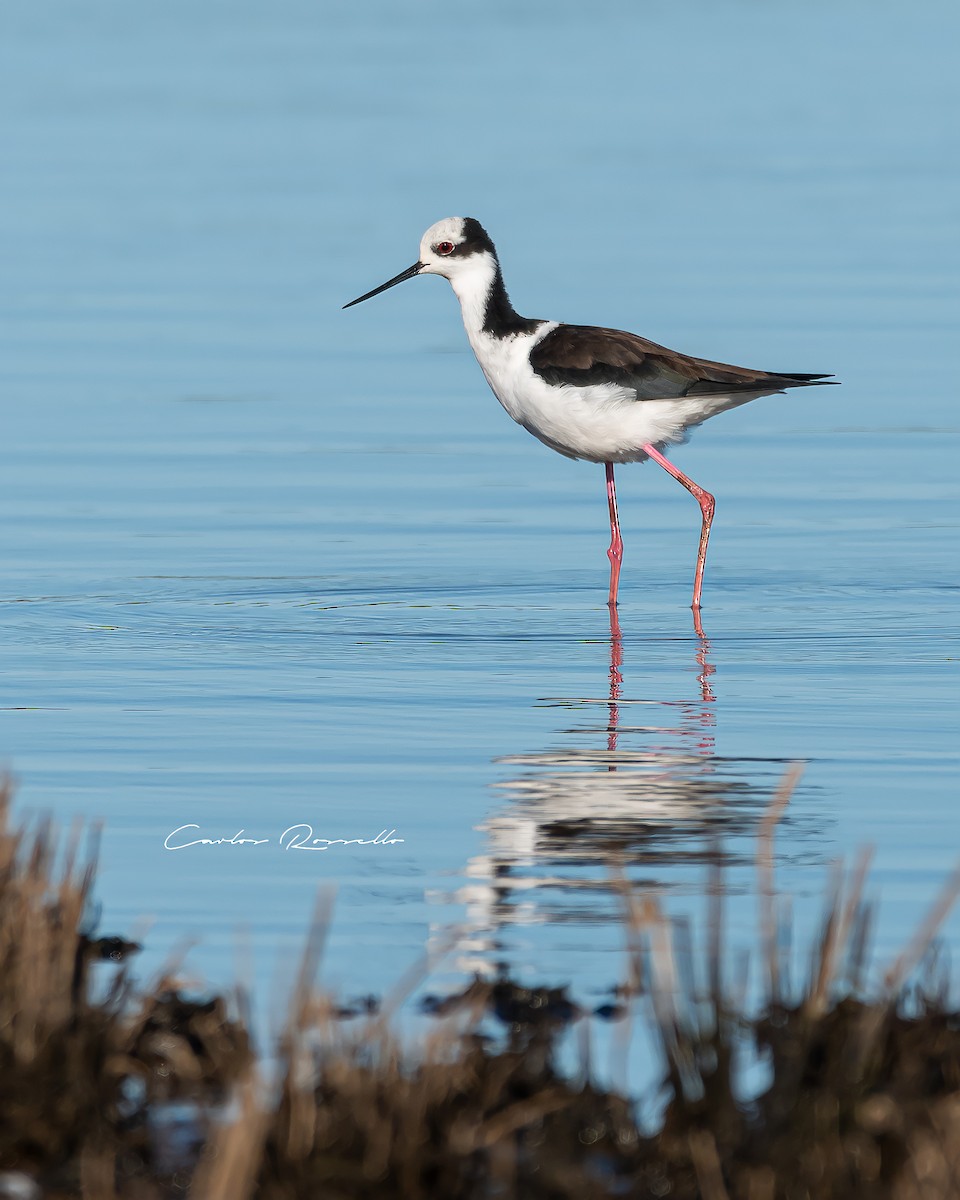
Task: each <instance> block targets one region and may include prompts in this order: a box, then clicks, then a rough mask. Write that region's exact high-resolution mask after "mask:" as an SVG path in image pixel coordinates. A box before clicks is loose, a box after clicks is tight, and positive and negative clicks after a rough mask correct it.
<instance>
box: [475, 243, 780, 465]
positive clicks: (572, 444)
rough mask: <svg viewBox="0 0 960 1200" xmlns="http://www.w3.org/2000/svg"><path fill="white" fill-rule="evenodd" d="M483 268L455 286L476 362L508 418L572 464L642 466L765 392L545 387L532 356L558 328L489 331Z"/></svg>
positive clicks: (550, 324) (553, 325) (554, 324)
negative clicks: (672, 394)
mask: <svg viewBox="0 0 960 1200" xmlns="http://www.w3.org/2000/svg"><path fill="white" fill-rule="evenodd" d="M485 269H486V268H484V267H482V266H480V265H479V264H478V271H477V276H476V278H472V277H469V276H464V277H462V278H458V279H455V280H451V282H452V283H453V287H454V291H455V292H456V293H457V298H458V299H459V301H460V311H461V313H462V315H463V324H464V327H465V329H466V331H467V337H468V338H469V339H470V345H471V346H472V348H473V352H474V354H475V355H476V356H477V362H478V363H479V364H480V367H481V369H482V371H483V373H484V375H485V376H486V379H487V382H488V383H489V384H490V387H491V388H492V389H493V394H494V395H495V396H496V397H497V399H498V400H499V401H500V403H501V404H502V405H503V407H504V408H505V409H506V410H507V412H508V413H509V414H510V416H511V417H513V419H514V420H515V421H516V422H517V423H518V424H520V425H522V426H523V427H524V429H527V430H529V432H530V433H532V434H533V435H534V437H537V438H539V439H540V441H541V442H543V443H544V444H545V445H547V446H549V447H550V448H551V449H552V450H556V451H558V452H559V453H560V454H564V455H566V456H567V457H568V458H583V459H587V460H588V461H589V462H617V463H619V462H641V461H642V460H643V459H645V458H646V457H647V455H646V454H645V453H644V451H643V450H642V449H641V447H643V446H646V445H650V444H652V445H654V446H665V445H667V444H668V443H670V442H681V441H683V440H684V438H685V437H686V434H687V430H688V429H690V428H692V427H693V426H695V425H699V424H700V422H701V421H705V420H706V419H707V418H708V417H712V416H715V415H716V414H717V413H718V412H723V411H724V410H725V409H728V408H733V407H735V406H736V405H738V404H744V403H746V402H747V401H748V400H753V399H755V397H756V396H758V395H766V394H767V393H765V392H751V393H748V394H744V393H742V392H741V393H737V394H735V395H733V396H727V395H723V396H690V397H683V398H680V399H669V400H639V401H638V400H637V399H636V395H635V393H634V392H632V391H631V390H630V389H628V388H623V387H618V386H617V385H616V384H593V385H591V386H589V387H574V386H572V385H562V386H555V385H553V384H549V383H546V382H545V381H544V380H543V379H542V378H541V377H540V376H539V375H537V374H536V372H535V371H534V370H533V368H532V367H531V366H530V352H531V350H532V349H533V348H534V347H535V346H536V345H537V343H538V342H540V341H541V340H542V339H543V338H544V337H546V336H547V334H548V333H550V332H551V331H552V330H554V329H556V328H557V325H558V324H559V322H557V321H545V322H544V323H543V324H542V325H540V326H539V328H538V329H536V330H535V331H534V332H533V333H516V334H509V335H508V336H506V337H494V336H493V335H492V334H489V333H486V332H485V331H484V329H483V317H484V311H485V304H486V298H487V289H488V287H489V282H490V280H489V276H488V275H485V274H482V273H481V271H483V270H485Z"/></svg>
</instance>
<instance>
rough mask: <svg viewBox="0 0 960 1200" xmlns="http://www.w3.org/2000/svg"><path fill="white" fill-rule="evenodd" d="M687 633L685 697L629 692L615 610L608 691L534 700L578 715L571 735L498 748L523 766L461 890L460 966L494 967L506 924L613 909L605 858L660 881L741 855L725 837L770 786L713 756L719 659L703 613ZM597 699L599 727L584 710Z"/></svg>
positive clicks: (746, 819) (749, 820)
mask: <svg viewBox="0 0 960 1200" xmlns="http://www.w3.org/2000/svg"><path fill="white" fill-rule="evenodd" d="M697 615H699V614H697ZM695 635H696V643H695V645H696V648H695V650H694V652H693V654H692V655H691V658H690V660H689V662H690V669H689V675H690V677H691V683H692V682H693V680H694V679H695V684H694V685H693V686H692V687H691V689H690V691H691V695H690V698H689V699H668V700H656V699H640V698H630V697H628V696H626V695H625V694H624V670H625V668H624V659H625V647H624V636H623V632H622V630H621V627H620V622H619V618H618V616H617V612H616V609H615V608H611V609H610V641H609V674H608V689H607V694H606V695H605V696H601V697H598V698H594V699H591V698H575V699H571V698H566V699H563V698H561V699H551V700H545V701H543V703H544V704H546V705H549V706H551V707H555V708H558V709H562V710H566V711H569V712H571V713H583V714H586V716H587V719H586V721H585V722H584V723H583V724H576V725H572V726H570V727H568V728H564V729H561V730H559V732H560V733H561V734H562V735H563V736H564V738H565V739H569V740H567V742H566V744H565V745H563V746H561V747H560V748H557V749H551V750H543V751H537V752H533V753H529V754H518V755H514V756H511V757H508V758H503V759H500V760H498V761H500V762H503V763H509V764H511V765H513V766H516V767H518V768H521V770H519V771H518V772H517V773H516V774H515V775H514V776H513V777H512V778H510V779H509V780H507V781H505V782H503V783H501V784H499V785H497V786H498V787H499V788H501V789H502V790H503V791H504V792H505V794H506V797H507V801H508V803H507V804H506V805H505V806H504V808H503V809H501V810H500V811H499V812H496V813H495V814H493V815H492V816H491V817H490V818H488V819H487V820H486V821H485V822H484V823H483V824H482V825H481V826H479V829H480V831H481V832H482V833H483V834H484V835H485V838H486V847H485V850H484V852H483V853H482V854H481V855H478V856H476V857H475V858H473V859H471V860H470V862H469V863H468V865H467V868H466V874H467V876H468V877H469V880H470V882H469V883H468V884H467V885H466V886H465V887H464V888H462V889H461V890H460V891H459V893H458V895H457V899H458V900H459V901H460V902H461V903H463V904H465V905H466V908H467V928H466V930H464V933H465V938H464V940H463V941H462V942H461V948H462V950H463V952H464V954H465V956H466V957H461V964H460V965H461V966H462V967H468V968H470V969H474V970H477V969H479V970H487V969H489V967H490V963H489V960H488V959H486V958H485V957H484V956H485V955H487V954H489V952H490V951H495V950H496V949H497V947H498V945H499V940H498V934H499V932H500V931H501V930H502V929H504V928H505V927H506V926H508V925H517V924H528V923H543V922H559V921H578V922H587V923H589V922H597V921H608V920H619V919H620V910H619V907H618V905H617V903H616V900H615V898H614V896H613V893H612V890H611V875H610V866H611V863H612V862H614V861H616V862H618V863H619V864H620V865H622V866H623V868H624V869H625V870H626V871H627V872H628V873H629V875H630V876H631V877H632V878H634V879H635V880H640V879H642V880H643V881H644V882H647V883H655V884H657V885H659V886H664V885H669V883H670V882H671V878H670V876H671V875H675V874H676V871H675V868H677V867H682V866H684V865H689V864H694V863H704V862H711V863H714V864H719V865H728V864H730V863H732V862H736V861H738V853H739V854H746V853H749V848H748V847H747V848H744V847H742V846H741V849H740V850H739V852H738V851H737V850H736V849H730V848H729V846H730V843H731V841H732V842H734V843H735V842H736V840H737V839H736V837H733V838H731V837H730V835H737V834H744V833H748V832H749V831H750V830H751V829H752V827H753V826H754V824H755V822H756V820H757V819H758V817H759V815H760V813H761V812H762V810H763V806H764V804H765V803H766V799H767V795H768V791H767V788H766V786H763V785H762V784H761V783H756V784H755V783H753V782H751V781H749V780H747V779H744V778H743V777H742V774H743V772H745V771H747V770H749V772H750V774H751V775H752V776H754V777H755V776H756V775H758V774H764V772H763V771H762V769H761V770H760V771H758V769H757V767H758V764H757V762H756V760H754V761H753V762H752V763H751V764H750V767H749V768H747V767H746V764H744V763H738V762H737V761H736V760H732V761H731V760H726V759H722V758H719V757H718V756H717V755H716V752H715V751H716V747H715V726H716V711H717V702H716V695H715V691H714V683H713V680H714V676H715V667H714V664H713V663H712V662H711V647H710V642H709V640H708V639H707V637H706V636H705V635H704V634H703V631H702V628H700V627H699V622H697V623H696V625H695ZM604 708H605V709H606V714H605V715H606V724H605V727H604V725H603V724H602V723H598V722H595V721H591V720H590V716H589V714H591V713H598V709H599V710H600V711H602V710H603V709H604ZM598 715H599V713H598ZM603 734H605V739H603V740H601V736H602V735H603ZM764 782H765V781H764ZM720 834H725V835H727V837H726V838H724V839H723V840H721V839H720V837H719V835H720Z"/></svg>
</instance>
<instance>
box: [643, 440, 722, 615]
mask: <svg viewBox="0 0 960 1200" xmlns="http://www.w3.org/2000/svg"><path fill="white" fill-rule="evenodd" d="M643 449H644V452H645V453H646V454H649V455H650V457H651V458H652V459H653V461H654V462H657V463H659V464H660V466H661V467H663V469H664V470H665V471H666V472H667V474H668V475H672V476H673V477H674V479H675V480H676V481H677V482H678V483H682V484H683V486H684V487H685V488H686V489H687V491H688V492H689V493H690V495H691V496H693V497H695V499H696V501H697V503H698V504H699V505H700V511H701V512H702V513H703V524H702V525H701V527H700V549H699V550H698V551H697V573H696V575H695V576H694V577H693V604H692V606H691V607H692V608H693V614H694V619H695V620H694V623H695V624H697V622H698V618H699V612H700V593H701V592H702V591H703V568H704V565H705V564H706V561H707V542H709V541H710V526H711V525H712V524H713V514H714V512H716V508H717V502H716V500H715V499H714V498H713V496H711V495H710V493H709V492H707V491H705V490H704V489H703V488H702V487H701V486H700V485H699V484H698V483H694V482H693V480H692V479H688V478H687V477H686V475H684V473H683V472H682V471H678V470H677V468H676V467H675V466H674V465H673V463H672V462H670V461H669V460H668V459H666V458H664V457H663V455H662V454H661V453H660V451H659V450H657V448H656V447H655V446H644V447H643ZM697 633H698V634H699V635H700V636H703V631H702V629H699V628H698V629H697Z"/></svg>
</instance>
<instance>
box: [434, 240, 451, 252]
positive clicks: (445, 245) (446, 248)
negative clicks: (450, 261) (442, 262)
mask: <svg viewBox="0 0 960 1200" xmlns="http://www.w3.org/2000/svg"><path fill="white" fill-rule="evenodd" d="M434 250H436V252H437V253H438V254H452V253H453V242H437V244H436V245H435V246H434Z"/></svg>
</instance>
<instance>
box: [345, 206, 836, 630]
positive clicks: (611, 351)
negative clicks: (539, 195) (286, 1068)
mask: <svg viewBox="0 0 960 1200" xmlns="http://www.w3.org/2000/svg"><path fill="white" fill-rule="evenodd" d="M414 275H442V276H443V277H444V278H445V279H449V280H450V283H451V286H452V287H453V290H454V292H456V295H457V299H458V300H459V301H460V309H461V312H462V314H463V323H464V326H465V327H466V330H467V337H468V338H469V339H470V345H471V346H472V347H473V352H474V354H475V355H476V356H477V362H479V364H480V367H481V369H482V371H483V373H484V375H485V376H486V378H487V382H488V383H489V384H490V387H491V388H492V389H493V393H494V395H495V396H496V397H497V399H498V400H499V401H500V403H501V404H502V405H503V407H504V408H505V409H506V410H507V412H508V413H509V414H510V416H511V417H513V419H514V420H515V421H517V422H518V423H519V424H521V425H522V426H523V427H524V428H525V429H528V430H529V431H530V433H532V434H533V435H534V436H535V437H538V438H539V439H540V441H541V442H543V443H544V444H545V445H547V446H549V447H550V448H551V449H553V450H556V451H558V452H559V453H560V454H564V455H566V456H567V458H583V459H587V460H588V461H589V462H597V463H603V464H604V466H605V468H606V476H607V502H608V505H609V508H610V549H609V550H608V551H607V556H608V557H609V559H610V597H609V604H610V605H611V607H615V606H616V603H617V588H618V585H619V581H620V564H621V562H622V560H623V540H622V538H621V537H620V521H619V518H618V515H617V494H616V490H615V488H614V480H613V464H614V463H624V462H643V461H644V459H647V458H652V459H653V460H654V461H655V462H657V463H659V464H660V466H661V467H663V469H664V470H665V471H667V472H668V473H669V474H670V475H672V476H673V478H674V479H676V480H677V481H678V482H679V483H682V484H683V486H684V487H685V488H686V489H687V491H688V492H690V493H691V494H692V495H693V496H694V497H695V498H696V500H697V502H698V503H699V505H700V510H701V512H702V514H703V522H702V525H701V531H700V549H699V551H698V554H697V569H696V574H695V576H694V583H693V610H694V614H695V616H696V615H697V614H698V613H699V609H700V594H701V591H702V589H703V567H704V563H705V562H706V557H707V542H708V540H709V538H710V525H711V522H712V521H713V514H714V508H715V501H714V498H713V496H711V494H710V493H709V492H708V491H706V490H705V489H704V488H702V487H700V485H699V484H696V483H694V482H693V480H692V479H688V478H687V476H686V475H684V474H683V472H682V471H680V470H678V469H677V467H675V466H674V465H673V463H671V462H670V461H669V460H668V459H666V458H665V457H664V456H663V454H662V452H661V451H662V450H663V448H665V447H666V446H667V445H668V444H670V443H673V442H680V441H683V439H684V438H685V436H686V434H687V431H688V430H690V429H692V428H693V427H694V426H696V425H699V424H701V423H702V422H703V421H706V420H707V419H708V418H709V417H713V416H716V414H717V413H720V412H724V411H725V410H726V409H728V408H735V407H736V406H737V405H738V404H745V403H746V402H747V401H748V400H755V399H757V397H758V396H769V395H772V394H773V393H774V392H780V391H783V389H784V388H789V387H804V386H806V385H808V384H816V383H820V382H822V381H823V380H825V379H827V378H829V376H826V375H799V374H794V373H792V372H791V373H783V372H779V371H752V370H750V369H749V368H747V367H733V366H729V365H728V364H726V363H718V362H710V361H708V360H707V359H703V358H691V357H690V356H689V355H686V354H678V353H677V351H675V350H668V349H666V347H664V346H658V345H657V344H656V342H648V341H647V339H646V338H642V337H638V336H637V335H636V334H634V333H623V332H622V331H621V330H619V329H601V328H598V327H595V326H592V325H564V324H562V323H561V322H559V321H540V320H530V319H528V318H527V317H521V316H520V315H519V314H518V313H516V312H515V311H514V308H513V305H512V304H511V303H510V297H509V296H508V295H507V290H506V288H505V287H504V286H503V276H502V274H501V273H500V263H499V261H498V260H497V252H496V249H495V248H494V245H493V242H492V241H491V240H490V237H489V235H488V234H487V231H486V230H485V229H484V228H483V226H482V225H481V224H480V222H479V221H475V220H474V219H473V218H472V217H447V218H445V219H444V220H443V221H438V222H437V223H436V225H431V227H430V228H429V229H428V230H427V232H426V233H425V234H424V235H423V239H422V241H421V242H420V257H419V259H418V260H417V262H415V263H414V264H413V266H412V267H408V268H407V270H406V271H402V272H401V273H400V274H399V275H396V276H395V277H394V278H393V279H389V280H387V282H386V283H384V284H381V285H380V287H378V288H374V289H373V291H372V292H367V293H366V294H365V295H363V296H358V297H357V299H356V300H351V301H350V303H349V304H345V305H344V308H350V307H352V306H353V305H354V304H359V303H360V302H361V301H363V300H369V299H370V297H371V296H376V295H379V293H380V292H385V291H386V290H387V288H391V287H394V286H395V285H396V284H398V283H403V281H404V280H405V279H412V278H413V277H414ZM697 624H698V625H699V622H697Z"/></svg>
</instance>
